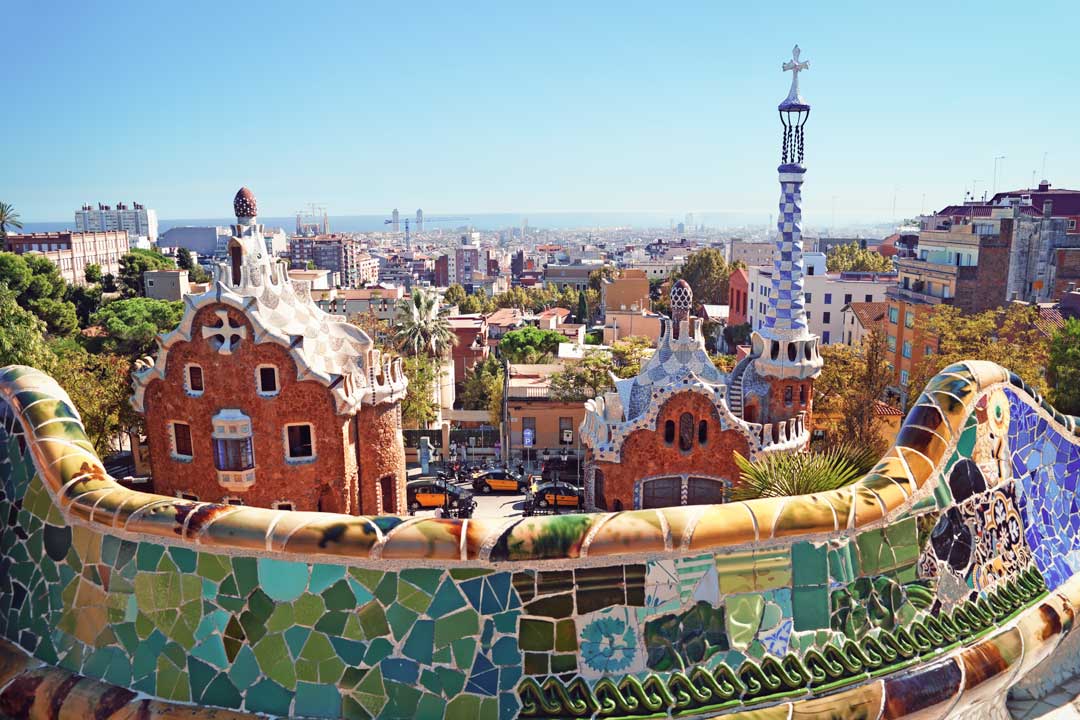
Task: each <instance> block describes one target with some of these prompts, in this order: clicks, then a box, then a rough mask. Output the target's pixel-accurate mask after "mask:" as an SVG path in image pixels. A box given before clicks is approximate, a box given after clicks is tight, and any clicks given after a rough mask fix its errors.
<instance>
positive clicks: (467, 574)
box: [450, 568, 494, 580]
mask: <svg viewBox="0 0 1080 720" xmlns="http://www.w3.org/2000/svg"><path fill="white" fill-rule="evenodd" d="M493 572H494V570H485V569H483V568H452V569H451V570H450V577H452V578H453V579H454V580H472V579H473V578H477V577H483V576H484V575H490V574H491V573H493Z"/></svg>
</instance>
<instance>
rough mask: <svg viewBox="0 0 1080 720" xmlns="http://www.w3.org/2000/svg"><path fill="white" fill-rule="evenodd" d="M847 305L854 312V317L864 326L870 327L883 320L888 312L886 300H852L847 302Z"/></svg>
mask: <svg viewBox="0 0 1080 720" xmlns="http://www.w3.org/2000/svg"><path fill="white" fill-rule="evenodd" d="M848 307H850V308H851V312H853V313H855V317H856V319H858V321H859V324H860V325H862V326H863V327H864V328H871V327H873V326H875V325H880V324H881V323H883V322H885V315H886V313H888V312H889V303H887V302H853V303H848Z"/></svg>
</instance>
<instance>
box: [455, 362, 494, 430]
mask: <svg viewBox="0 0 1080 720" xmlns="http://www.w3.org/2000/svg"><path fill="white" fill-rule="evenodd" d="M502 389H503V366H502V363H501V362H499V359H498V358H496V357H494V356H489V357H487V358H485V359H484V360H481V361H480V362H478V363H476V364H475V365H473V368H472V370H470V371H468V372H467V373H465V381H464V382H463V383H462V387H461V395H460V396H459V397H460V398H461V406H462V408H463V409H465V410H488V411H489V413H490V414H492V424H493V425H498V424H499V422H500V419H499V418H501V417H502ZM496 400H497V402H496ZM494 407H497V408H498V410H494V411H493V408H494Z"/></svg>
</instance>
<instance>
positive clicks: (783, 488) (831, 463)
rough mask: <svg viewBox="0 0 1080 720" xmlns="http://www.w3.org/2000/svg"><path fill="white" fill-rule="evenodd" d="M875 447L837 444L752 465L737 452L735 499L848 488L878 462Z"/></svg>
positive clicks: (772, 456)
mask: <svg viewBox="0 0 1080 720" xmlns="http://www.w3.org/2000/svg"><path fill="white" fill-rule="evenodd" d="M877 460H878V458H877V454H876V453H875V452H874V451H873V449H872V448H864V447H855V446H852V445H837V446H834V447H831V448H829V449H828V450H824V451H821V452H804V453H796V454H783V453H773V454H769V455H765V456H764V457H762V458H761V459H759V460H757V461H755V462H750V461H749V460H747V459H746V458H745V457H743V456H742V455H740V454H738V453H735V463H736V465H738V467H739V471H740V478H739V484H738V485H737V486H736V487H735V489H734V490H733V492H732V497H733V499H735V500H752V499H754V498H762V497H789V496H792V495H807V494H810V493H816V492H824V491H827V490H835V489H836V488H840V487H843V486H844V485H849V484H851V483H853V482H855V481H856V480H858V479H859V478H861V477H862V476H863V475H865V474H866V473H867V472H869V470H870V469H871V468H872V467H873V466H874V465H875V464H876V463H877Z"/></svg>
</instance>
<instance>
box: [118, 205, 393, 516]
mask: <svg viewBox="0 0 1080 720" xmlns="http://www.w3.org/2000/svg"><path fill="white" fill-rule="evenodd" d="M233 207H234V210H235V212H236V225H235V226H234V227H233V238H232V242H231V245H230V248H229V262H228V263H227V264H225V263H223V264H221V265H219V266H218V267H217V268H216V271H215V276H214V283H213V288H212V289H211V290H210V291H208V292H205V293H203V294H201V295H197V296H196V295H192V296H189V297H188V299H187V301H186V302H185V304H184V316H183V319H182V320H181V321H180V324H179V326H178V327H177V328H176V329H175V330H173V331H172V332H170V333H167V334H164V335H161V336H159V338H158V344H159V346H160V350H159V352H158V354H157V357H156V359H154V360H153V361H152V362H148V361H140V362H139V363H138V364H137V369H136V371H135V373H134V395H133V397H132V400H131V402H132V405H133V407H134V408H135V409H136V410H137V411H138V412H140V413H141V414H142V415H143V417H144V421H145V427H146V436H147V444H148V446H149V452H150V462H151V466H152V471H153V480H152V482H153V489H154V491H155V492H157V493H160V494H163V495H177V496H180V497H184V498H188V499H192V500H202V501H206V502H211V503H224V504H231V505H255V506H259V507H273V508H278V509H289V510H317V511H326V512H337V513H348V514H352V515H361V514H364V515H379V514H388V513H393V514H403V513H405V512H406V506H405V451H404V448H403V447H402V440H401V425H400V407H399V405H400V402H401V400H402V398H403V397H404V395H405V390H406V386H407V384H408V381H407V379H406V378H405V376H404V374H403V372H402V368H401V361H400V360H384V359H383V358H382V356H381V353H380V352H379V350H377V349H375V347H374V346H373V344H372V342H371V339H370V338H369V337H368V336H367V335H366V334H365V333H364V332H363V331H362V330H360V329H359V328H357V327H355V326H353V325H350V324H348V323H346V322H343V321H341V320H340V319H338V318H334V317H331V316H329V315H327V314H326V313H324V312H322V311H321V310H319V309H318V308H317V307H316V306H315V305H314V304H313V303H312V301H311V299H310V296H309V295H308V293H307V292H306V291H304V289H303V288H299V289H298V288H296V287H295V286H294V283H292V282H290V281H289V278H288V275H287V272H286V270H285V268H284V267H283V266H282V265H280V264H276V263H272V262H271V260H270V258H268V257H267V256H266V254H265V252H264V250H265V246H264V245H263V236H262V231H261V228H260V226H259V225H258V222H257V217H256V214H257V210H256V202H255V196H254V195H253V194H252V193H251V191H250V190H248V189H247V188H242V189H241V190H240V191H239V192H238V193H237V195H236V198H235V199H234V201H233Z"/></svg>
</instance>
